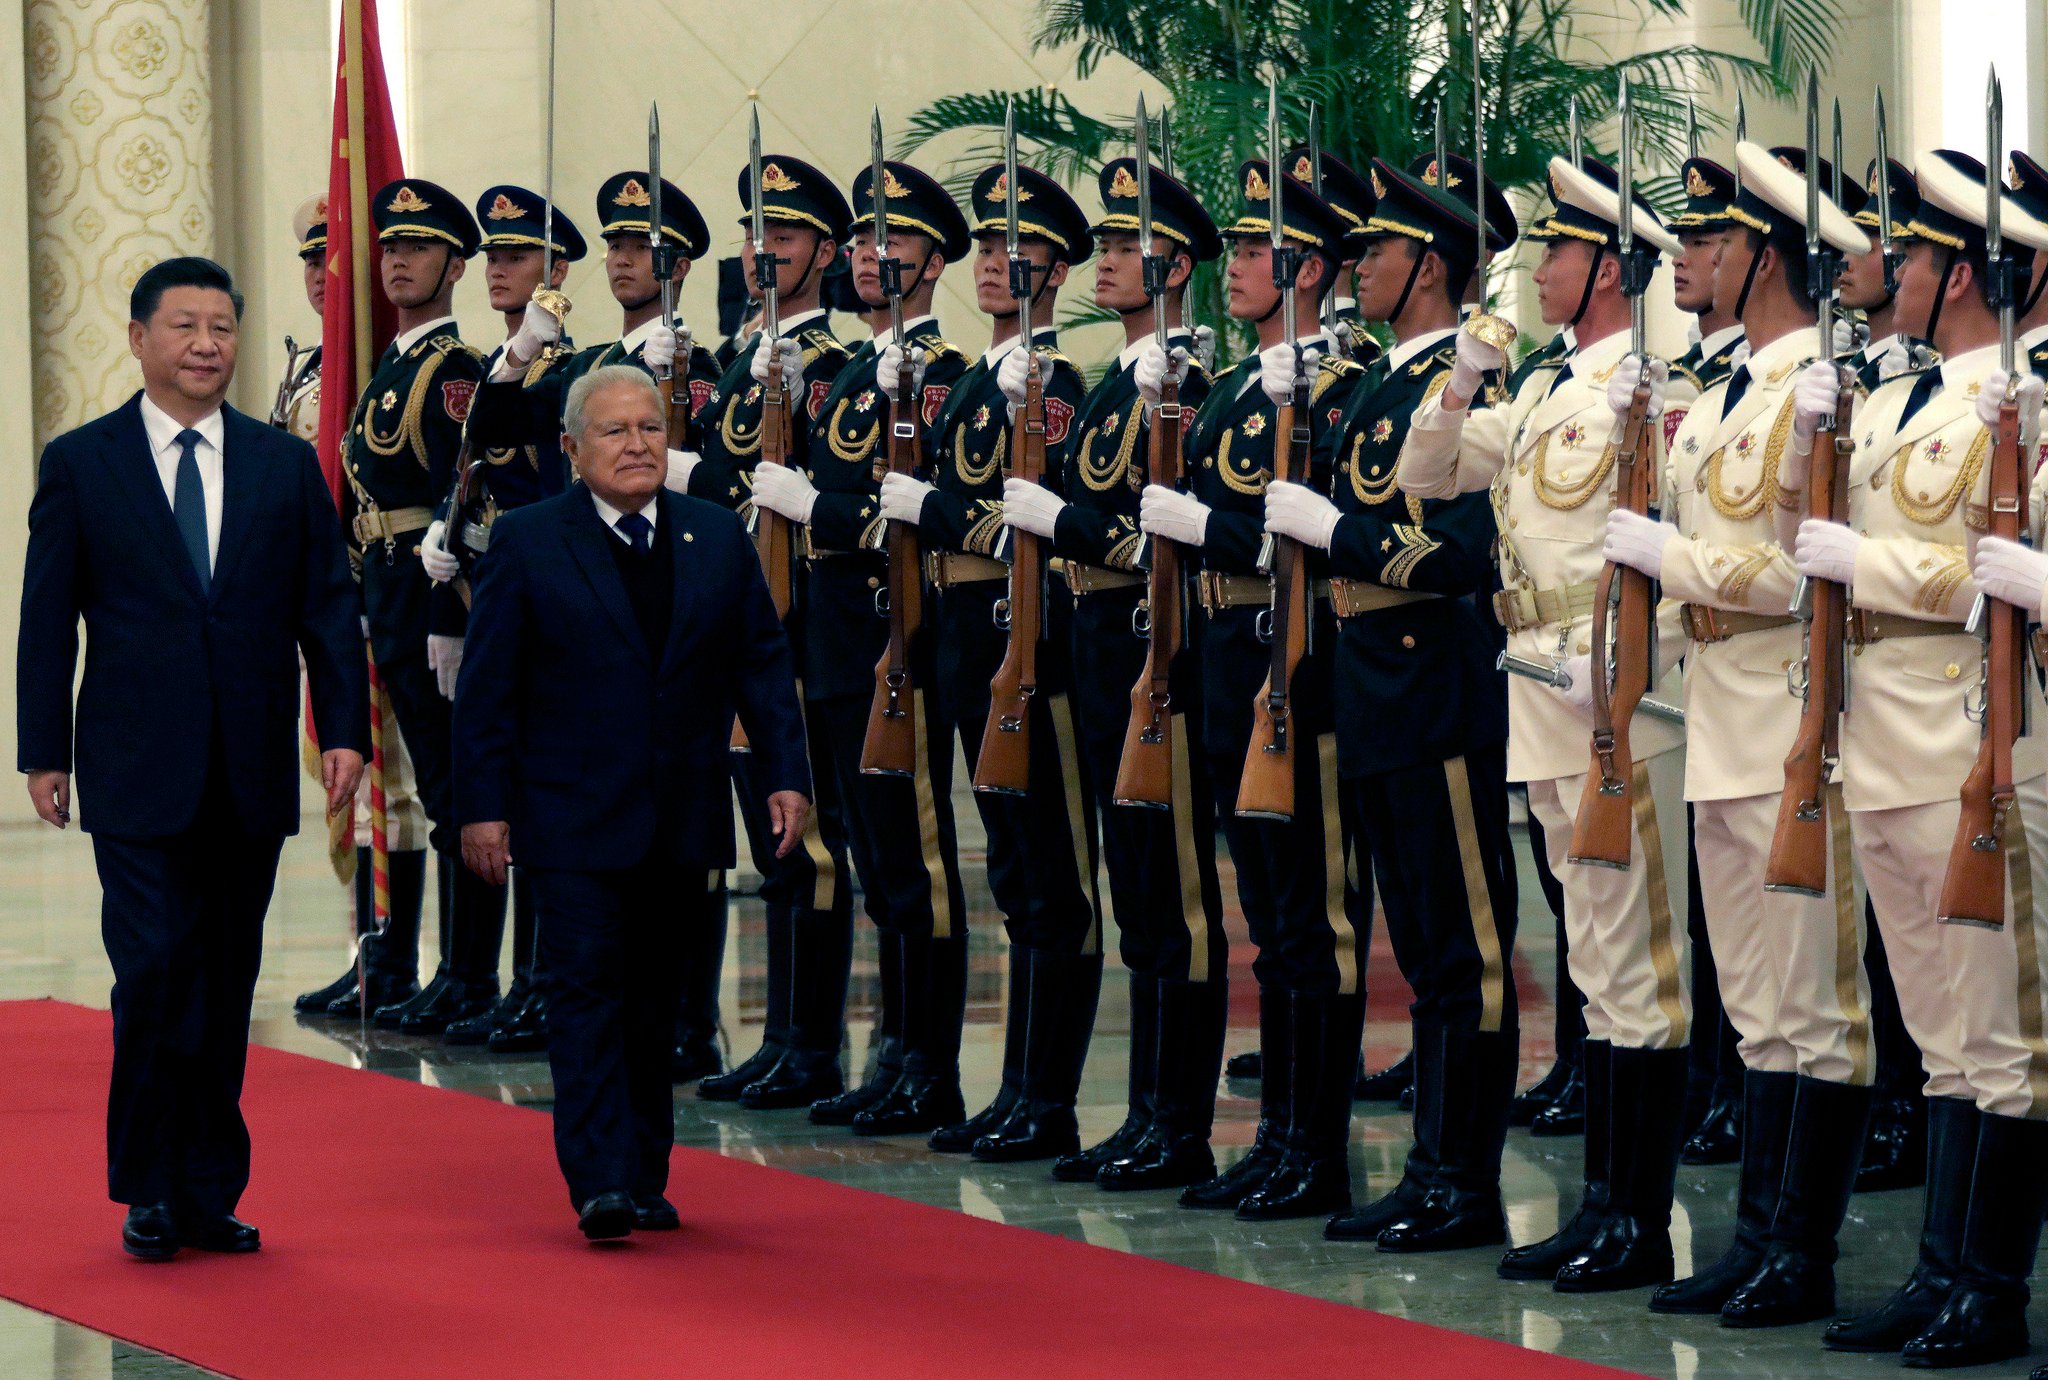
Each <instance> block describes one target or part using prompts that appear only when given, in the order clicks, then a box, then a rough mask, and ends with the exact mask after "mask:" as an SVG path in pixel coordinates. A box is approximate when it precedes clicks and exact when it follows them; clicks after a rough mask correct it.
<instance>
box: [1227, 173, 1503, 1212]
mask: <svg viewBox="0 0 2048 1380" xmlns="http://www.w3.org/2000/svg"><path fill="white" fill-rule="evenodd" d="M1372 176H1373V178H1374V188H1375V190H1376V191H1377V192H1378V193H1379V199H1378V205H1377V207H1376V208H1375V209H1374V211H1373V212H1372V214H1371V216H1370V217H1369V218H1368V219H1367V221H1366V223H1365V224H1364V225H1363V226H1362V227H1360V229H1359V230H1357V231H1354V232H1353V233H1354V236H1355V237H1356V238H1357V240H1358V241H1359V242H1360V243H1362V244H1363V245H1364V246H1365V247H1366V248H1365V257H1364V258H1363V260H1362V262H1361V265H1360V272H1359V278H1358V283H1359V303H1360V306H1361V308H1362V309H1363V310H1364V312H1365V316H1366V319H1367V320H1369V321H1384V322H1386V323H1388V324H1389V325H1390V326H1392V328H1393V332H1394V338H1395V345H1394V348H1393V350H1392V352H1391V353H1389V354H1388V355H1387V357H1386V358H1385V359H1384V360H1383V361H1381V362H1379V363H1377V364H1375V365H1374V366H1372V367H1370V368H1368V369H1366V370H1365V372H1364V376H1363V377H1362V378H1360V379H1358V380H1357V381H1356V382H1355V383H1353V384H1351V385H1350V392H1349V396H1348V397H1345V398H1343V400H1342V413H1341V415H1340V416H1339V418H1338V420H1337V422H1336V424H1335V425H1333V426H1329V427H1326V428H1325V429H1324V430H1323V432H1322V434H1321V436H1320V437H1319V438H1318V439H1317V442H1316V455H1317V463H1316V465H1315V466H1314V469H1315V472H1316V473H1317V474H1327V475H1330V476H1331V477H1332V482H1333V484H1334V490H1333V493H1334V499H1335V501H1334V502H1332V501H1331V499H1330V498H1326V497H1325V496H1324V494H1323V493H1322V491H1321V490H1320V489H1319V487H1317V486H1316V485H1301V484H1275V485H1271V486H1269V487H1268V488H1267V490H1266V529H1267V531H1268V532H1269V533H1272V534H1273V535H1276V536H1287V537H1292V538H1294V539H1295V540H1297V541H1301V542H1303V543H1304V544H1306V545H1308V546H1310V547H1314V548H1318V549H1321V550H1324V551H1327V552H1328V553H1329V562H1330V564H1329V569H1330V576H1331V580H1330V599H1331V603H1332V605H1333V607H1334V608H1335V611H1336V613H1337V617H1338V637H1337V647H1336V652H1335V657H1334V660H1335V670H1334V677H1335V696H1336V708H1337V759H1338V771H1339V774H1340V776H1341V777H1342V780H1343V790H1344V793H1345V796H1346V798H1347V800H1348V802H1349V805H1350V808H1351V810H1352V811H1353V812H1354V813H1355V815H1356V816H1357V818H1358V820H1359V821H1360V826H1361V827H1360V828H1359V830H1358V835H1357V838H1358V847H1359V848H1360V852H1361V854H1362V856H1361V857H1360V859H1359V869H1360V871H1361V872H1363V871H1364V870H1365V868H1366V867H1367V866H1368V865H1369V866H1370V867H1371V868H1372V871H1373V874H1374V878H1375V881H1376V882H1377V886H1378V894H1379V897H1380V900H1381V904H1382V905H1383V906H1384V907H1385V910H1386V915H1387V931H1388V935H1389V937H1390V938H1391V939H1392V940H1393V945H1394V954H1395V957H1396V958H1397V959H1398V960H1399V962H1400V964H1401V971H1402V973H1403V975H1404V976H1406V977H1407V979H1408V982H1409V985H1410V986H1411V987H1412V988H1413V989H1414V992H1415V1001H1414V1004H1413V1005H1412V1006H1411V1007H1410V1018H1411V1021H1412V1025H1413V1031H1414V1051H1415V1056H1414V1057H1415V1145H1414V1148H1413V1149H1412V1150H1411V1151H1410V1153H1409V1156H1408V1162H1407V1165H1406V1168H1405V1171H1404V1173H1403V1175H1402V1178H1401V1182H1400V1183H1399V1185H1397V1186H1396V1188H1395V1189H1394V1191H1393V1192H1391V1193H1389V1194H1388V1195H1386V1196H1385V1197H1384V1198H1382V1199H1380V1200H1379V1201H1378V1202H1376V1203H1373V1204H1372V1205H1370V1206H1368V1207H1364V1208H1360V1209H1357V1210H1355V1211H1352V1212H1348V1213H1345V1214H1343V1215H1341V1216H1338V1217H1336V1218H1334V1219H1333V1220H1332V1221H1331V1223H1330V1224H1329V1226H1328V1228H1326V1234H1327V1235H1328V1236H1330V1237H1331V1238H1332V1239H1335V1240H1377V1241H1378V1242H1379V1243H1380V1247H1381V1249H1383V1250H1389V1251H1434V1250H1449V1249H1456V1248H1460V1247H1468V1246H1479V1245H1495V1244H1498V1243H1500V1242H1501V1241H1503V1240H1505V1239H1506V1236H1507V1219H1506V1216H1505V1214H1504V1212H1503V1210H1502V1206H1501V1198H1500V1156H1501V1147H1502V1144H1503V1142H1504V1140H1505V1138H1506V1135H1507V1104H1508V1099H1509V1097H1510V1096H1511V1095H1512V1094H1513V1091H1514V1077H1515V1069H1516V1066H1517V1062H1518V1057H1519V1051H1518V1041H1519V1035H1520V1030H1519V1022H1518V1019H1517V1012H1516V1000H1515V991H1514V978H1513V974H1512V973H1511V971H1510V969H1509V963H1510V960H1511V958H1512V955H1513V953H1514V941H1515V886H1514V878H1513V874H1512V872H1511V871H1510V870H1509V869H1510V867H1511V859H1510V852H1509V849H1510V845H1509V842H1508V833H1507V699H1506V695H1505V692H1504V687H1503V686H1502V684H1501V678H1500V675H1499V673H1498V672H1497V671H1496V670H1495V669H1494V658H1495V656H1496V654H1497V644H1496V640H1495V636H1494V633H1493V631H1492V629H1491V628H1490V627H1489V626H1488V624H1487V621H1486V620H1484V619H1482V617H1481V616H1480V614H1479V612H1478V609H1477V607H1476V601H1475V599H1474V596H1475V595H1480V594H1484V593H1485V592H1486V591H1488V590H1489V589H1490V588H1491V581H1492V571H1491V566H1492V548H1493V538H1494V521H1493V511H1492V508H1491V506H1490V504H1489V501H1488V499H1487V496H1486V495H1485V494H1482V493H1473V494H1466V495H1463V496H1461V497H1458V498H1454V499H1445V500H1435V499H1432V500H1428V501H1423V500H1418V499H1414V498H1410V497H1408V496H1406V495H1404V494H1402V493H1401V491H1400V490H1399V488H1398V487H1397V486H1396V484H1395V467H1396V460H1397V458H1398V457H1399V455H1400V453H1401V443H1402V441H1403V439H1405V437H1406V434H1407V430H1408V424H1409V420H1410V418H1411V417H1412V416H1413V414H1414V412H1415V409H1416V408H1417V407H1419V406H1420V405H1421V404H1422V403H1423V402H1424V401H1425V400H1426V399H1427V398H1429V397H1430V396H1431V395H1432V394H1434V393H1435V392H1437V391H1440V390H1441V389H1442V388H1443V387H1444V385H1445V384H1446V383H1447V382H1448V381H1449V379H1450V375H1451V368H1452V366H1453V365H1454V364H1455V363H1456V358H1457V348H1456V336H1457V323H1458V316H1459V304H1460V303H1461V302H1462V301H1463V300H1464V297H1465V290H1466V286H1467V284H1468V282H1469V281H1470V279H1471V276H1472V274H1473V272H1474V269H1475V260H1476V249H1477V246H1476V241H1477V235H1478V226H1479V223H1480V221H1479V217H1480V216H1482V215H1483V216H1484V217H1485V223H1486V225H1487V227H1488V235H1487V244H1488V249H1489V252H1490V253H1499V252H1501V251H1503V250H1505V249H1506V248H1507V247H1508V246H1509V245H1510V244H1512V243H1513V241H1514V237H1515V231H1516V225H1515V219H1514V215H1513V213H1512V212H1511V211H1510V210H1509V209H1508V205H1507V202H1506V199H1505V197H1503V196H1502V195H1501V194H1500V192H1499V191H1498V190H1497V189H1494V188H1491V187H1489V188H1488V195H1487V196H1486V197H1485V199H1484V204H1483V206H1481V207H1479V208H1477V209H1475V207H1474V206H1473V205H1472V204H1471V198H1472V196H1473V191H1474V186H1475V184H1474V181H1473V180H1472V179H1470V178H1466V179H1461V185H1460V186H1459V187H1457V188H1455V189H1449V190H1439V189H1438V188H1436V187H1433V186H1429V185H1427V184H1425V183H1423V182H1422V181H1421V180H1420V179H1419V178H1415V177H1412V176H1410V175H1408V174H1406V173H1403V172H1401V171H1400V170H1399V169H1397V168H1395V167H1393V166H1392V165H1390V164H1388V163H1386V162H1384V161H1377V160H1376V161H1375V162H1374V163H1373V165H1372ZM1490 382H1491V383H1492V384H1493V385H1494V386H1495V387H1498V385H1499V380H1498V379H1495V380H1491V381H1490ZM1330 396H1331V397H1332V399H1336V398H1338V396H1339V395H1338V393H1337V392H1336V391H1335V390H1334V389H1333V390H1332V392H1331V394H1330Z"/></svg>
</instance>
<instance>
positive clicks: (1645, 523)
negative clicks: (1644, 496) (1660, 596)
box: [1600, 508, 1678, 580]
mask: <svg viewBox="0 0 2048 1380" xmlns="http://www.w3.org/2000/svg"><path fill="white" fill-rule="evenodd" d="M1677 535H1678V529H1677V528H1676V527H1673V526H1672V525H1671V524H1670V523H1668V522H1659V521H1657V519H1655V518H1647V517H1644V516H1643V515H1642V514H1641V513H1631V512H1630V511H1629V510H1628V509H1626V508H1616V509H1613V510H1612V511H1610V512H1609V513H1608V514H1607V543H1606V545H1605V547H1603V548H1602V550H1601V552H1600V558H1601V559H1602V560H1607V561H1613V562H1614V563H1615V564H1616V565H1625V566H1627V567H1628V568H1629V569H1630V570H1640V571H1642V572H1643V574H1645V575H1647V576H1649V577H1650V578H1651V579H1653V580H1654V579H1656V578H1657V577H1658V576H1659V575H1662V574H1663V573H1664V547H1665V545H1666V543H1668V542H1669V541H1670V540H1671V539H1672V538H1673V537H1675V536H1677Z"/></svg>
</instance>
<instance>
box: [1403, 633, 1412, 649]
mask: <svg viewBox="0 0 2048 1380" xmlns="http://www.w3.org/2000/svg"><path fill="white" fill-rule="evenodd" d="M1401 645H1402V646H1403V647H1408V648H1411V649H1412V648H1413V647H1414V646H1415V639H1414V638H1413V637H1406V636H1404V637H1403V638H1402V639H1401Z"/></svg>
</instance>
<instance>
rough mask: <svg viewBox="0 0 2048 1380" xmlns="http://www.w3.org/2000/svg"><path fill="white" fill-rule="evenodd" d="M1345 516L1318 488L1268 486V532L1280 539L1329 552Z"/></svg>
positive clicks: (1290, 485)
mask: <svg viewBox="0 0 2048 1380" xmlns="http://www.w3.org/2000/svg"><path fill="white" fill-rule="evenodd" d="M1342 516H1343V514H1341V513H1339V512H1338V511H1337V505H1336V504H1334V503H1332V502H1330V500H1329V499H1327V498H1324V497H1323V496H1322V495H1321V494H1319V493H1317V492H1316V491H1315V490H1314V489H1310V488H1307V487H1304V486H1303V485H1300V484H1286V483H1272V484H1268V485H1267V486H1266V530H1267V531H1268V532H1271V533H1272V534H1273V535H1274V536H1276V537H1292V538H1294V540H1296V541H1298V542H1301V543H1303V544H1304V545H1307V546H1315V547H1320V548H1321V549H1322V550H1324V551H1328V550H1329V549H1330V538H1331V537H1332V536H1334V535H1335V534H1336V531H1337V519H1338V518H1340V517H1342Z"/></svg>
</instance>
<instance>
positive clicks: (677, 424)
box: [647, 102, 692, 450]
mask: <svg viewBox="0 0 2048 1380" xmlns="http://www.w3.org/2000/svg"><path fill="white" fill-rule="evenodd" d="M647 180H648V181H649V182H650V183H652V184H653V185H652V186H650V187H649V188H648V189H647V207H648V209H647V237H648V240H649V243H650V247H651V253H652V254H653V267H654V281H655V282H657V283H659V284H660V285H661V324H662V325H664V326H666V327H668V328H669V329H670V330H672V331H675V332H676V357H675V359H674V360H671V361H670V362H669V363H667V364H665V365H663V366H662V367H661V368H659V369H657V370H655V371H654V381H655V384H656V385H657V386H658V387H659V388H660V390H661V410H662V414H663V415H664V416H665V417H666V418H667V420H668V448H669V449H670V450H689V449H691V448H692V447H691V440H690V383H689V373H690V332H689V330H688V329H687V328H685V329H682V330H677V329H676V252H677V251H676V248H675V246H674V245H671V244H670V243H669V242H668V237H667V236H666V235H665V234H663V233H662V227H661V189H662V181H661V105H660V103H659V102H655V103H653V104H651V105H649V106H648V107H647ZM678 362H680V363H681V364H682V366H683V367H682V368H681V369H680V370H678V369H677V368H676V364H677V363H678Z"/></svg>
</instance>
